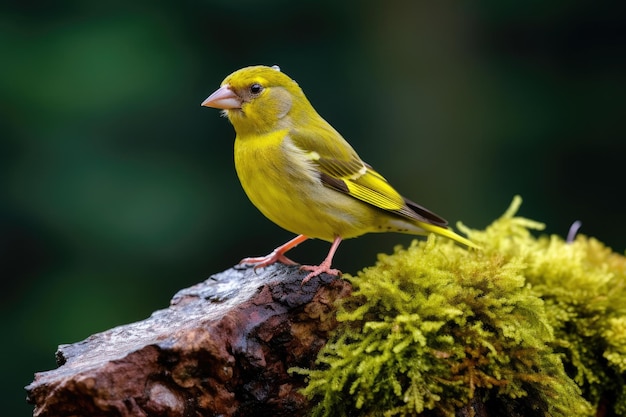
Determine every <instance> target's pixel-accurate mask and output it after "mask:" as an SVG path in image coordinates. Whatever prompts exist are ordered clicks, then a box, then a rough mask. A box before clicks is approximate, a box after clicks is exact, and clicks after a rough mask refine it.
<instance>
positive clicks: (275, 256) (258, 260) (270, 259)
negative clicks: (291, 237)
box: [239, 252, 298, 269]
mask: <svg viewBox="0 0 626 417" xmlns="http://www.w3.org/2000/svg"><path fill="white" fill-rule="evenodd" d="M276 262H280V263H281V264H285V265H298V263H297V262H294V261H292V260H291V259H289V258H287V257H286V256H285V255H283V254H279V253H276V252H272V253H270V254H269V255H266V256H259V257H253V258H243V259H242V260H241V261H239V265H249V266H253V267H254V269H257V268H265V267H266V266H270V265H272V264H275V263H276Z"/></svg>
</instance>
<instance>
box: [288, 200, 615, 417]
mask: <svg viewBox="0 0 626 417" xmlns="http://www.w3.org/2000/svg"><path fill="white" fill-rule="evenodd" d="M520 203H521V200H520V199H519V198H516V199H514V201H513V204H512V205H511V207H510V208H509V210H508V211H507V212H506V213H505V214H504V215H503V216H502V217H501V218H500V219H498V220H496V221H495V222H494V223H493V224H492V225H490V226H489V227H488V228H487V229H485V230H484V231H477V230H469V229H467V228H464V227H463V226H461V228H462V229H463V230H464V231H465V232H466V234H468V236H469V237H470V239H472V240H473V241H474V242H476V243H478V244H480V245H481V246H482V248H483V250H481V251H475V250H470V251H468V250H466V249H465V248H462V247H460V246H458V245H455V244H453V243H452V242H449V241H446V240H443V239H437V238H435V237H434V236H431V237H430V238H429V239H428V240H427V241H417V240H416V241H414V242H413V243H412V244H411V246H410V247H409V248H406V249H402V248H399V247H398V248H396V250H395V253H394V254H393V255H380V256H379V260H378V262H377V263H376V265H375V266H373V267H370V268H366V269H364V270H363V271H361V272H359V274H358V276H356V277H347V279H349V280H350V281H351V283H352V285H353V286H354V293H353V296H352V297H350V298H349V299H347V300H345V301H344V302H343V303H342V305H341V306H340V309H339V313H338V319H339V321H340V322H341V326H340V327H339V329H338V330H337V331H336V332H335V334H334V337H333V338H331V340H330V341H329V342H328V343H327V345H326V346H325V347H324V348H323V349H322V351H321V352H320V355H319V357H318V366H317V368H316V369H313V370H305V369H299V370H298V372H301V373H305V374H307V375H308V377H309V384H308V386H307V388H306V389H305V391H304V392H305V394H306V395H307V396H309V397H310V398H311V399H312V400H313V402H314V403H316V404H318V405H317V406H316V408H315V409H314V412H313V414H314V415H315V416H347V415H365V416H368V415H371V416H396V415H398V416H417V415H423V416H453V415H454V413H455V410H458V409H459V408H463V407H466V409H467V410H468V412H469V414H467V415H471V413H472V411H471V410H472V407H469V406H468V404H474V405H475V404H477V403H484V404H486V406H487V407H488V408H489V410H490V415H525V416H566V415H567V416H572V415H575V416H592V415H594V414H595V409H596V408H597V407H598V406H599V404H600V402H604V403H605V405H607V404H608V406H609V407H612V408H613V409H614V412H615V413H616V414H617V415H625V416H626V387H625V384H624V379H623V373H624V370H626V314H624V313H625V310H626V291H624V282H625V280H624V278H625V277H626V261H625V258H624V257H623V256H621V255H618V254H615V253H613V252H611V250H610V249H608V248H606V247H604V246H603V245H602V244H601V243H599V242H598V241H597V240H595V239H589V238H586V237H583V236H578V237H577V238H576V240H575V241H574V242H571V243H567V242H565V241H563V239H561V238H559V237H556V236H540V237H539V238H535V237H534V236H533V235H532V233H531V231H532V230H541V229H542V228H543V225H542V224H541V223H537V222H534V221H531V220H528V219H524V218H520V217H515V213H516V211H517V209H518V208H519V205H520ZM494 412H495V413H496V414H493V413H494Z"/></svg>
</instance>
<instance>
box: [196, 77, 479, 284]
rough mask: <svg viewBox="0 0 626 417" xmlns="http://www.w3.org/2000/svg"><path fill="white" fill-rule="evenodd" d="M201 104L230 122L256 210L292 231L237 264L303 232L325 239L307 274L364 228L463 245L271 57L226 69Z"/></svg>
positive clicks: (252, 261)
mask: <svg viewBox="0 0 626 417" xmlns="http://www.w3.org/2000/svg"><path fill="white" fill-rule="evenodd" d="M201 105H202V106H205V107H211V108H216V109H220V110H221V111H222V114H223V115H224V116H226V117H227V118H228V120H229V121H230V123H231V124H232V125H233V127H234V129H235V143H234V160H235V170H236V171H237V175H238V177H239V181H240V182H241V186H242V188H243V189H244V191H245V193H246V194H247V196H248V198H249V199H250V201H251V202H252V204H254V205H255V206H256V207H257V208H258V209H259V210H260V211H261V213H262V214H263V215H265V216H266V217H267V218H268V219H269V220H271V221H272V222H274V223H275V224H277V225H278V226H280V227H282V228H283V229H286V230H288V231H290V232H292V233H294V234H296V235H297V236H296V237H295V238H293V239H291V240H290V241H288V242H287V243H285V244H283V245H281V246H279V247H277V248H276V249H274V250H273V251H272V252H271V253H270V254H268V255H267V256H262V257H249V258H244V259H242V260H241V262H240V264H245V265H249V266H254V268H255V269H256V268H262V267H267V266H269V265H272V264H274V263H276V262H279V263H283V264H286V265H298V264H297V263H296V262H294V261H292V260H291V259H289V258H288V257H287V256H285V253H286V252H288V251H289V250H291V249H293V248H294V247H296V246H297V245H299V244H300V243H302V242H304V241H306V240H307V239H321V240H324V241H327V242H330V243H331V246H330V250H329V251H328V255H327V256H326V258H325V259H324V260H323V261H322V262H321V263H320V264H319V265H302V266H300V269H301V270H304V271H308V272H309V274H308V275H306V277H304V279H303V280H302V285H304V284H305V283H306V282H308V281H309V280H310V279H311V278H313V277H315V276H317V275H319V274H321V273H327V274H330V275H334V276H340V275H341V271H339V270H338V269H334V268H332V261H333V257H334V255H335V252H336V251H337V248H338V247H339V244H340V243H341V242H342V241H343V240H345V239H349V238H354V237H357V236H361V235H363V234H365V233H375V232H398V233H407V234H413V235H427V234H429V233H435V234H437V235H441V236H445V237H446V238H449V239H452V240H454V241H456V242H458V243H460V244H463V245H465V246H467V247H470V248H478V246H477V245H476V244H474V243H473V242H471V241H470V240H468V239H466V238H464V237H462V236H460V235H458V234H456V233H455V232H454V231H452V230H451V229H449V228H448V227H447V225H448V222H447V221H446V220H445V219H443V218H442V217H440V216H439V215H437V214H435V213H433V212H432V211H430V210H428V209H426V208H424V207H422V206H421V205H419V204H417V203H414V202H412V201H411V200H408V199H407V198H405V197H403V196H402V195H401V194H400V193H399V192H398V191H396V189H395V188H393V187H392V186H391V185H390V184H389V182H388V181H387V180H386V179H385V178H384V177H383V176H382V175H381V174H379V173H378V172H377V171H376V170H375V169H374V168H372V166H370V165H369V164H367V163H365V162H364V161H363V160H362V159H361V158H360V157H359V155H358V154H357V153H356V151H355V150H354V148H353V147H352V146H351V145H350V144H349V143H348V142H347V141H346V140H345V139H344V138H343V136H342V135H341V134H340V133H339V132H338V131H337V130H335V129H334V128H333V127H332V126H331V125H330V124H329V123H328V122H327V121H326V120H325V119H323V118H322V116H320V115H319V114H318V112H317V111H316V110H315V109H314V108H313V106H312V105H311V103H310V102H309V100H308V99H307V97H306V96H305V94H304V92H303V90H302V89H301V88H300V86H299V85H298V83H297V82H296V81H294V80H293V79H291V78H290V77H289V76H288V75H286V74H285V73H283V72H282V71H281V69H280V67H278V66H277V65H274V66H264V65H255V66H249V67H245V68H242V69H239V70H237V71H235V72H233V73H232V74H230V75H228V76H227V77H226V78H225V79H224V81H222V83H221V85H220V87H219V88H218V89H217V90H216V91H215V92H214V93H213V94H211V95H210V96H209V97H208V98H206V99H205V100H204V101H203V102H202V103H201Z"/></svg>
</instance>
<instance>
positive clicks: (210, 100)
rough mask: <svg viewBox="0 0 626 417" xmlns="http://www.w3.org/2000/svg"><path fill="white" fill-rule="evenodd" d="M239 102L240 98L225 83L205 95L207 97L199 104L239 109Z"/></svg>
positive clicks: (216, 107) (240, 101) (225, 108)
mask: <svg viewBox="0 0 626 417" xmlns="http://www.w3.org/2000/svg"><path fill="white" fill-rule="evenodd" d="M241 103H242V100H241V98H240V97H239V96H238V95H237V94H235V93H234V92H233V90H231V89H230V86H229V85H228V84H226V85H223V86H222V87H220V88H219V89H218V90H217V91H215V92H214V93H213V94H211V95H210V96H209V97H207V99H206V100H204V101H203V102H202V104H201V106H204V107H213V108H215V109H224V110H228V109H240V108H241Z"/></svg>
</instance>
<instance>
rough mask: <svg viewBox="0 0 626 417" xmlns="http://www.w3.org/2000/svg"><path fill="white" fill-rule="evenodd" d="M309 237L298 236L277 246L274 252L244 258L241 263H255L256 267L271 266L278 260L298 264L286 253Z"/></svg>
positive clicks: (288, 263) (286, 263) (287, 263)
mask: <svg viewBox="0 0 626 417" xmlns="http://www.w3.org/2000/svg"><path fill="white" fill-rule="evenodd" d="M307 239H308V237H307V236H305V235H299V236H296V237H295V238H293V239H291V240H290V241H289V242H287V243H285V244H284V245H281V246H279V247H277V248H276V249H274V250H273V251H272V253H270V254H269V255H267V256H260V257H258V258H244V259H242V260H241V261H239V264H240V265H241V264H249V265H254V269H256V268H263V267H265V266H269V265H271V264H274V263H276V262H280V263H283V264H285V265H298V264H297V263H296V262H294V261H292V260H291V259H289V258H287V257H286V256H285V253H286V252H288V251H289V250H291V249H293V248H295V247H296V246H298V245H299V244H300V243H302V242H304V241H305V240H307Z"/></svg>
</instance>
